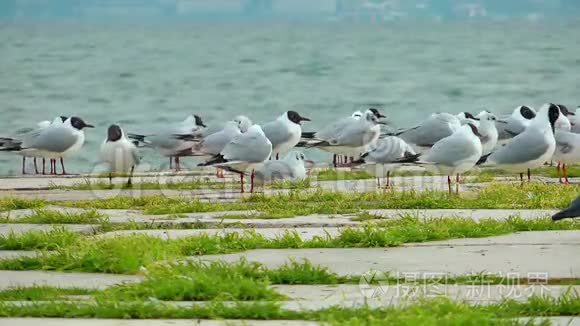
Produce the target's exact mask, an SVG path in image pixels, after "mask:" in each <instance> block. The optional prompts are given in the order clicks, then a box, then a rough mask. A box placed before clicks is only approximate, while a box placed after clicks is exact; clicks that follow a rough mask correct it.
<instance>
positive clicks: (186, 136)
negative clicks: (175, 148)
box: [173, 134, 202, 141]
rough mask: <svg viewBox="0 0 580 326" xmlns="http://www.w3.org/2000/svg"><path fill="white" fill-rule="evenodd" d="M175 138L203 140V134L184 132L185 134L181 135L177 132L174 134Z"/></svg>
mask: <svg viewBox="0 0 580 326" xmlns="http://www.w3.org/2000/svg"><path fill="white" fill-rule="evenodd" d="M173 138H175V139H177V140H184V141H196V140H201V138H202V137H201V135H192V134H184V135H179V134H175V135H173Z"/></svg>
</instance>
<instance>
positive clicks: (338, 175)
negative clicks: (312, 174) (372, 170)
mask: <svg viewBox="0 0 580 326" xmlns="http://www.w3.org/2000/svg"><path fill="white" fill-rule="evenodd" d="M373 178H374V177H373V176H372V175H370V174H369V173H367V172H366V171H344V170H336V169H327V170H322V171H319V172H318V173H317V174H316V180H318V181H336V180H364V179H373Z"/></svg>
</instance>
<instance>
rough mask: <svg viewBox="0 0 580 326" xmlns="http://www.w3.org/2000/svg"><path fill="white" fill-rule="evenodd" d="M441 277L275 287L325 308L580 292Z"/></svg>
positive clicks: (293, 298) (489, 300)
mask: <svg viewBox="0 0 580 326" xmlns="http://www.w3.org/2000/svg"><path fill="white" fill-rule="evenodd" d="M440 281H441V282H439V283H437V282H425V281H418V282H416V283H410V284H402V283H401V284H391V285H388V284H368V283H366V282H365V279H364V278H361V282H360V284H358V285H351V284H342V285H275V286H273V288H274V289H275V290H276V291H278V292H279V293H281V294H284V295H286V296H288V297H289V298H290V301H293V303H294V304H300V303H308V304H309V305H310V304H311V303H314V306H307V305H303V306H304V307H310V308H308V309H323V308H325V307H331V306H333V305H337V306H341V307H362V306H364V305H365V304H370V305H371V306H373V307H381V306H390V305H403V304H406V303H408V302H409V301H411V302H412V301H415V300H418V299H421V298H427V299H429V298H436V297H440V296H446V297H448V298H450V299H452V300H456V301H460V302H467V303H471V304H493V303H497V302H501V301H502V300H504V299H512V300H516V301H525V300H527V299H528V298H529V297H532V296H542V297H552V298H558V297H561V296H562V295H564V294H565V293H567V292H568V291H572V292H571V293H578V291H579V290H580V286H573V287H569V286H551V285H539V284H536V285H520V284H516V283H515V282H514V284H506V285H487V284H483V283H481V282H480V283H474V284H469V285H455V284H445V280H444V279H442V280H440ZM316 302H318V304H317V303H316ZM287 303H288V302H287Z"/></svg>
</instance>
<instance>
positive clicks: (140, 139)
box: [127, 133, 151, 148]
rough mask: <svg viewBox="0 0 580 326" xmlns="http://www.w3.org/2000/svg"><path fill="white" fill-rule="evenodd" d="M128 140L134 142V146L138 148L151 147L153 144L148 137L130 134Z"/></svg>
mask: <svg viewBox="0 0 580 326" xmlns="http://www.w3.org/2000/svg"><path fill="white" fill-rule="evenodd" d="M127 138H129V139H131V140H133V144H134V145H135V146H137V147H141V148H142V147H151V142H149V141H148V140H147V139H146V138H147V136H146V135H139V134H132V133H128V134H127Z"/></svg>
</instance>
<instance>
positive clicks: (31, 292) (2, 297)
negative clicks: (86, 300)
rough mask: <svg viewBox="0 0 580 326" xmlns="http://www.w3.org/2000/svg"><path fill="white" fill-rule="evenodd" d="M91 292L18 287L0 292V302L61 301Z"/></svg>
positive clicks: (85, 290)
mask: <svg viewBox="0 0 580 326" xmlns="http://www.w3.org/2000/svg"><path fill="white" fill-rule="evenodd" d="M93 293H95V291H93V290H87V289H80V288H73V289H61V288H55V287H49V286H33V287H18V288H11V289H7V290H3V291H0V301H41V300H62V299H66V296H72V295H91V294H93Z"/></svg>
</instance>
